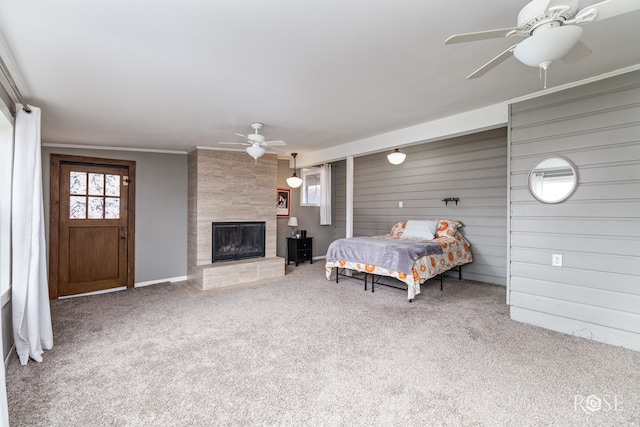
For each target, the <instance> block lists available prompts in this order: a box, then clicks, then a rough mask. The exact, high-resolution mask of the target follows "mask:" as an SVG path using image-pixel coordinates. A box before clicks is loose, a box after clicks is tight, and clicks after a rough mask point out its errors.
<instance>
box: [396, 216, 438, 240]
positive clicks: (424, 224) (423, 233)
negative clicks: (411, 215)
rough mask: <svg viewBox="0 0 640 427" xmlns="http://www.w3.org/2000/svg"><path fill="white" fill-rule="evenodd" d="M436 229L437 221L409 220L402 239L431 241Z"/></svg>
mask: <svg viewBox="0 0 640 427" xmlns="http://www.w3.org/2000/svg"><path fill="white" fill-rule="evenodd" d="M437 229H438V221H416V220H412V219H410V220H409V221H407V226H406V227H405V228H404V231H403V232H402V237H407V238H409V237H412V238H417V239H424V240H433V236H434V235H435V234H436V230H437Z"/></svg>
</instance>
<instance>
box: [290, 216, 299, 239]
mask: <svg viewBox="0 0 640 427" xmlns="http://www.w3.org/2000/svg"><path fill="white" fill-rule="evenodd" d="M287 225H288V226H289V227H291V237H296V227H297V226H298V217H295V216H292V217H290V218H289V222H287Z"/></svg>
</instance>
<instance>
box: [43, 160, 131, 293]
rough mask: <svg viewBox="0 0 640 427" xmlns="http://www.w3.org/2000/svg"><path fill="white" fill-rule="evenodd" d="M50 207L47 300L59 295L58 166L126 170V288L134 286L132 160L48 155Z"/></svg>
mask: <svg viewBox="0 0 640 427" xmlns="http://www.w3.org/2000/svg"><path fill="white" fill-rule="evenodd" d="M50 158H51V159H50V167H51V169H50V182H49V189H50V196H49V198H50V206H49V299H57V298H58V296H59V294H60V292H59V286H60V281H59V278H60V269H59V265H60V264H59V262H60V258H59V257H60V251H59V249H60V166H61V164H74V163H75V164H79V165H85V166H87V165H89V166H120V167H126V168H128V176H129V180H128V182H127V184H128V187H129V190H128V191H127V203H128V218H127V229H128V238H127V285H126V286H127V288H133V286H134V284H135V236H136V233H135V223H136V215H135V213H136V209H135V208H136V205H135V201H136V185H135V183H136V180H135V175H136V162H135V161H133V160H119V159H105V158H100V157H86V156H70V155H66V154H51V155H50Z"/></svg>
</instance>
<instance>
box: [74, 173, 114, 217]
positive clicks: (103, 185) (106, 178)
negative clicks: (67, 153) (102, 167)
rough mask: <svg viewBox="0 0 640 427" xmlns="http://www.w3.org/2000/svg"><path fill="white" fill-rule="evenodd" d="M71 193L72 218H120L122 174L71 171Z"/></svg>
mask: <svg viewBox="0 0 640 427" xmlns="http://www.w3.org/2000/svg"><path fill="white" fill-rule="evenodd" d="M69 194H70V196H69V218H70V219H87V218H88V219H119V218H120V175H110V174H103V173H87V172H75V171H71V174H70V176H69ZM87 200H88V203H87Z"/></svg>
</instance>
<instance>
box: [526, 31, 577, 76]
mask: <svg viewBox="0 0 640 427" xmlns="http://www.w3.org/2000/svg"><path fill="white" fill-rule="evenodd" d="M581 36H582V27H580V26H578V25H565V26H562V27H555V28H551V29H549V30H546V31H544V32H536V33H535V34H534V35H532V36H530V37H528V38H526V39H524V40H523V41H521V42H520V43H519V44H518V46H516V48H515V49H514V51H513V55H514V56H515V57H516V58H518V60H519V61H520V62H522V63H523V64H525V65H528V66H530V67H542V68H545V69H546V66H548V65H549V64H550V63H551V62H553V61H557V60H559V59H561V58H562V57H563V56H565V55H566V54H567V53H569V51H570V50H571V49H573V47H574V46H575V45H576V43H578V41H579V40H580V37H581ZM544 64H546V66H543V65H544Z"/></svg>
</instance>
